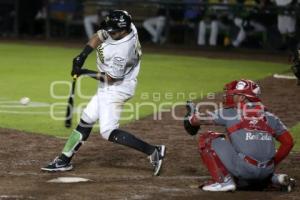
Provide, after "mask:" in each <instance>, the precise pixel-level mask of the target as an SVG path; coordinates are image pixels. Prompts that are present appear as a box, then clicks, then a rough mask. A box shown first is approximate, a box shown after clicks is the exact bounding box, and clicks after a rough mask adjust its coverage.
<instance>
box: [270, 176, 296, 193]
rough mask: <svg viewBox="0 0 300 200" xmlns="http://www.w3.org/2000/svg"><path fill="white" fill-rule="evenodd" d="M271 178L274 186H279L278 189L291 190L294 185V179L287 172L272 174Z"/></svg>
mask: <svg viewBox="0 0 300 200" xmlns="http://www.w3.org/2000/svg"><path fill="white" fill-rule="evenodd" d="M271 180H272V183H273V184H274V185H275V186H279V187H280V190H281V191H284V192H291V191H293V189H294V187H295V186H296V180H295V179H293V178H291V177H289V176H288V175H287V174H273V176H272V179H271Z"/></svg>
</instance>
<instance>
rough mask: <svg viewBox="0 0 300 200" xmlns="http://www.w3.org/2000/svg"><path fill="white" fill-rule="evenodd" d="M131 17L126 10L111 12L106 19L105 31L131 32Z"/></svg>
mask: <svg viewBox="0 0 300 200" xmlns="http://www.w3.org/2000/svg"><path fill="white" fill-rule="evenodd" d="M131 21H132V20H131V16H130V15H129V14H128V12H127V11H125V10H114V11H111V12H110V13H109V14H108V15H107V16H106V18H105V21H104V22H105V23H104V29H105V30H106V31H107V32H117V31H122V30H127V31H130V27H131Z"/></svg>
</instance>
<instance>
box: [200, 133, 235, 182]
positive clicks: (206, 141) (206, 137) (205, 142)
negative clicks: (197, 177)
mask: <svg viewBox="0 0 300 200" xmlns="http://www.w3.org/2000/svg"><path fill="white" fill-rule="evenodd" d="M218 137H224V135H223V134H220V133H216V132H211V131H208V132H205V133H202V134H201V135H200V137H199V153H200V156H201V159H202V162H203V163H204V165H205V166H206V167H207V169H208V171H209V173H210V175H211V176H212V179H213V180H214V181H216V182H219V183H222V182H224V178H225V177H226V176H227V175H228V174H229V173H228V171H227V169H226V168H225V166H224V165H223V163H222V161H221V160H220V158H219V157H218V155H217V154H216V152H215V151H214V149H213V148H212V146H211V143H212V140H213V139H215V138H218Z"/></svg>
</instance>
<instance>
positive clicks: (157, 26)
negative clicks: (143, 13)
mask: <svg viewBox="0 0 300 200" xmlns="http://www.w3.org/2000/svg"><path fill="white" fill-rule="evenodd" d="M165 25H166V17H165V16H158V17H151V18H149V19H146V20H145V21H144V22H143V27H144V28H145V29H146V30H147V31H148V32H149V34H150V35H151V37H152V42H154V43H158V42H160V41H161V37H162V32H163V29H164V27H165Z"/></svg>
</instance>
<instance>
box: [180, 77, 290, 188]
mask: <svg viewBox="0 0 300 200" xmlns="http://www.w3.org/2000/svg"><path fill="white" fill-rule="evenodd" d="M224 90H225V91H224V102H223V105H224V107H223V108H221V109H218V110H216V111H214V112H212V113H210V114H209V116H210V117H211V121H209V122H206V121H204V120H202V119H201V116H202V115H199V113H198V112H197V111H196V109H195V106H194V105H193V104H192V103H191V102H188V104H187V108H188V112H187V115H186V117H185V122H184V126H185V129H186V131H187V132H188V133H189V134H191V135H195V134H196V133H197V131H198V129H200V125H201V124H202V125H203V124H216V125H222V126H225V127H226V129H227V131H226V133H217V132H213V131H207V132H202V133H200V135H199V144H198V145H199V153H200V157H201V160H202V162H203V164H204V165H205V166H206V168H207V169H208V171H209V173H210V175H211V177H212V182H211V183H207V184H204V186H203V187H202V190H204V191H214V192H218V191H235V190H236V189H237V188H238V189H263V188H265V187H266V186H268V185H270V184H272V185H273V186H275V187H278V188H280V189H283V190H287V191H291V190H292V187H293V186H294V183H295V180H294V179H292V178H290V177H289V176H288V175H286V174H275V173H274V170H275V168H276V167H277V166H278V165H279V163H280V162H281V161H282V160H283V159H284V158H285V157H286V156H287V155H288V154H289V152H290V151H291V149H292V147H293V138H292V136H291V134H290V133H289V131H288V130H287V128H286V126H285V125H284V124H283V123H282V122H281V121H280V119H279V118H278V117H276V116H275V115H274V114H272V113H270V112H269V111H267V109H266V108H265V107H264V105H263V104H262V102H261V99H260V98H259V94H260V87H259V86H258V84H256V83H255V82H253V81H251V80H244V79H242V80H238V81H237V80H235V81H232V82H230V83H228V84H226V85H225V89H224ZM273 138H275V139H276V140H277V141H279V142H280V146H279V149H278V150H277V152H276V149H275V143H274V140H273Z"/></svg>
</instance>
